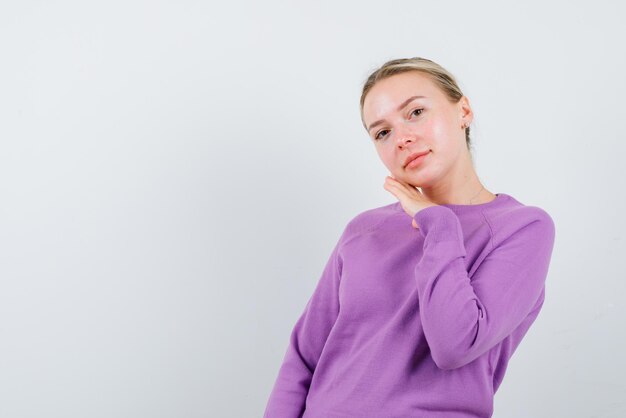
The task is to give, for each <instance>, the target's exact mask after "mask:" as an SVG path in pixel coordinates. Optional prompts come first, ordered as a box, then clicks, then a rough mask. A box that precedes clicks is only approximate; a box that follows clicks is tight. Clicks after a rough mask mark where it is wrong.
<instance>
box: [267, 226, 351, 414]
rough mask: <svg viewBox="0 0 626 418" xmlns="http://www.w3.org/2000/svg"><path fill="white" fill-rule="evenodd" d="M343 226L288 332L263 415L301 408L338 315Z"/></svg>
mask: <svg viewBox="0 0 626 418" xmlns="http://www.w3.org/2000/svg"><path fill="white" fill-rule="evenodd" d="M346 230H347V227H346V229H345V230H344V232H343V234H342V236H341V238H340V239H339V241H338V242H337V244H336V245H335V248H334V249H333V251H332V253H331V255H330V257H329V259H328V261H327V262H326V266H325V268H324V270H323V272H322V276H321V278H320V279H319V282H318V284H317V287H316V288H315V291H314V292H313V295H312V296H311V297H310V298H309V301H308V302H307V304H306V307H305V308H304V311H303V312H302V314H301V316H300V318H299V319H298V320H297V322H296V324H295V326H294V328H293V330H292V332H291V336H290V338H289V345H288V347H287V352H286V353H285V356H284V358H283V362H282V365H281V367H280V370H279V372H278V378H277V379H276V382H275V384H274V388H273V389H272V393H271V394H270V398H269V401H268V404H267V407H266V410H265V414H264V415H263V416H264V418H277V417H280V418H292V417H293V418H298V417H300V416H302V413H303V412H304V409H305V401H306V397H307V394H308V391H309V386H310V384H311V379H312V377H313V373H314V371H315V368H316V366H317V362H318V360H319V358H320V355H321V353H322V349H323V348H324V344H325V343H326V339H327V338H328V335H329V334H330V330H331V329H332V327H333V325H334V323H335V320H336V319H337V316H338V315H339V280H340V277H341V267H342V262H341V258H340V255H339V249H340V246H341V243H342V241H343V238H344V237H345V235H346Z"/></svg>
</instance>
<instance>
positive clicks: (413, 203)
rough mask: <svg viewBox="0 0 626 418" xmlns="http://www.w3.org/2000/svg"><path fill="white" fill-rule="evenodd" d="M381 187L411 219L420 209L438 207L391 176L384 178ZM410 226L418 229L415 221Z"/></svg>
mask: <svg viewBox="0 0 626 418" xmlns="http://www.w3.org/2000/svg"><path fill="white" fill-rule="evenodd" d="M383 187H384V188H385V190H387V191H388V192H390V193H391V194H393V195H394V196H395V197H396V198H398V200H399V201H400V204H401V205H402V208H403V209H404V211H405V212H406V213H407V214H408V215H409V216H410V217H411V218H413V217H414V216H415V214H416V213H417V212H419V211H420V210H422V209H426V208H427V207H429V206H438V205H437V204H436V203H433V202H431V201H430V200H428V199H427V198H426V197H425V196H424V195H423V194H422V192H421V191H419V189H418V188H417V187H413V186H411V185H410V184H407V183H405V182H403V181H400V180H397V179H395V178H393V177H391V176H387V177H386V178H385V184H384V185H383ZM412 225H413V228H416V229H418V228H419V226H417V224H416V223H415V219H413V222H412Z"/></svg>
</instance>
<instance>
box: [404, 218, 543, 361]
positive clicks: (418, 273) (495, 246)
mask: <svg viewBox="0 0 626 418" xmlns="http://www.w3.org/2000/svg"><path fill="white" fill-rule="evenodd" d="M532 210H533V216H531V217H529V219H528V220H527V221H525V222H522V223H520V225H519V226H515V227H512V226H511V225H512V222H509V223H508V224H507V225H508V226H507V232H506V234H504V235H503V236H501V237H498V239H496V240H494V239H493V237H492V241H491V248H490V250H489V252H488V254H487V256H485V257H484V259H483V261H482V262H481V263H480V265H479V266H478V268H476V269H475V271H474V273H473V274H472V276H471V277H470V276H469V274H468V272H467V271H466V267H465V256H466V250H465V244H464V241H463V231H462V229H461V224H460V222H459V219H458V218H457V216H456V214H455V213H454V212H453V211H452V210H451V209H450V208H447V207H445V206H431V207H427V208H425V209H422V210H420V211H418V212H417V213H416V214H415V215H414V217H413V218H414V219H415V222H416V223H417V225H418V226H419V232H420V233H421V234H422V235H423V236H424V252H423V255H422V258H421V259H420V261H419V262H418V263H417V265H416V268H415V279H416V281H417V288H418V295H419V296H418V298H419V306H420V318H421V321H422V327H423V330H424V334H425V337H426V341H427V342H428V345H429V347H430V350H431V355H432V357H433V359H434V361H435V363H436V364H437V366H438V367H439V368H441V369H445V370H450V369H454V368H457V367H462V366H464V365H466V364H468V363H470V362H472V361H473V360H475V359H476V358H478V357H480V356H481V355H483V354H485V353H486V352H488V351H489V350H490V349H491V348H493V347H494V346H496V345H497V344H498V343H499V342H501V341H502V340H503V339H504V338H505V337H507V336H508V335H510V334H511V333H512V332H513V331H514V330H515V328H517V327H518V326H519V325H520V324H521V322H522V321H523V320H524V319H525V318H526V317H527V316H528V314H529V313H531V312H532V310H533V309H534V308H535V306H536V305H537V303H538V302H542V301H539V299H540V298H541V297H542V295H543V291H544V286H545V279H546V276H547V272H548V267H549V263H550V258H551V255H552V249H553V244H554V234H555V228H554V222H553V221H552V219H551V218H550V216H549V215H548V214H547V213H546V212H545V211H543V210H542V209H540V208H536V207H533V209H532Z"/></svg>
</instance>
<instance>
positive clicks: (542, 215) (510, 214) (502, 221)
mask: <svg viewBox="0 0 626 418" xmlns="http://www.w3.org/2000/svg"><path fill="white" fill-rule="evenodd" d="M506 196H507V202H506V204H504V205H501V206H499V207H498V208H497V210H493V211H485V212H484V216H485V219H486V220H487V222H488V223H489V226H490V228H491V230H492V235H493V238H494V240H495V241H496V242H497V241H500V242H501V241H503V240H504V239H506V238H507V237H510V236H511V235H514V234H515V233H517V232H518V231H520V230H522V229H524V228H527V227H529V226H530V225H532V228H533V229H535V230H537V231H538V233H542V234H548V235H554V230H555V223H554V220H553V219H552V216H550V214H549V213H548V211H547V210H546V209H544V208H543V207H540V206H537V205H531V204H524V203H522V202H520V201H519V200H517V199H516V198H514V197H513V196H511V195H506Z"/></svg>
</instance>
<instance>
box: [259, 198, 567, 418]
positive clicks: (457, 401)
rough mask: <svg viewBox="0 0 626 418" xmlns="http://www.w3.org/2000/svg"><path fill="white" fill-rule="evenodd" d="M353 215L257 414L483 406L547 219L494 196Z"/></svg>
mask: <svg viewBox="0 0 626 418" xmlns="http://www.w3.org/2000/svg"><path fill="white" fill-rule="evenodd" d="M414 219H415V222H416V223H417V225H418V226H419V229H415V228H413V227H412V225H411V218H410V216H409V215H407V213H406V212H404V210H403V209H402V207H401V205H400V202H396V203H393V204H390V205H387V206H382V207H379V208H375V209H370V210H367V211H365V212H362V213H360V214H358V215H357V216H355V217H354V218H353V219H352V220H351V221H350V222H349V223H348V224H347V226H346V227H345V229H344V231H343V233H342V234H341V236H340V238H339V240H338V242H337V244H336V245H335V247H334V249H333V251H332V253H331V254H330V257H329V259H328V262H327V263H326V266H325V268H324V269H323V272H322V275H321V277H320V279H319V282H318V284H317V286H316V288H315V291H314V293H313V295H312V296H311V297H310V299H309V301H308V303H307V304H306V306H305V308H304V310H303V312H302V314H301V316H300V317H299V319H298V320H297V321H296V323H295V326H294V328H293V331H292V332H291V335H290V338H289V343H288V346H287V350H286V353H285V355H284V359H283V361H282V364H281V367H280V369H279V371H278V376H277V379H276V382H275V384H274V387H273V390H272V392H271V394H270V397H269V401H268V403H267V407H266V410H265V415H264V418H300V417H304V418H386V417H390V418H391V417H394V418H395V417H398V418H400V417H407V418H408V417H411V418H416V417H427V418H432V417H446V418H456V417H491V416H492V414H493V397H494V394H495V392H496V391H497V390H498V387H499V386H500V384H501V383H502V379H503V378H504V374H505V371H506V368H507V364H508V362H509V359H510V358H511V356H512V355H513V352H514V351H515V350H516V348H517V347H518V345H519V344H520V342H521V340H522V337H524V335H525V334H526V332H527V331H528V329H529V327H530V326H531V324H532V323H533V322H534V321H535V319H536V317H537V316H538V314H539V311H540V310H541V307H542V305H543V302H544V297H545V280H546V277H547V273H548V267H549V263H550V258H551V255H552V249H553V245H554V237H555V227H554V222H553V220H552V218H551V217H550V216H549V215H548V214H547V213H546V212H545V211H544V210H543V209H541V208H538V207H535V206H526V205H523V204H522V203H520V202H519V201H517V200H516V199H514V198H513V197H512V196H510V195H507V194H504V193H498V194H497V195H496V198H495V199H494V200H492V201H490V202H487V203H483V204H478V205H453V204H444V205H438V206H431V207H427V208H425V209H422V210H420V211H419V212H417V213H416V214H415V216H414Z"/></svg>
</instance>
